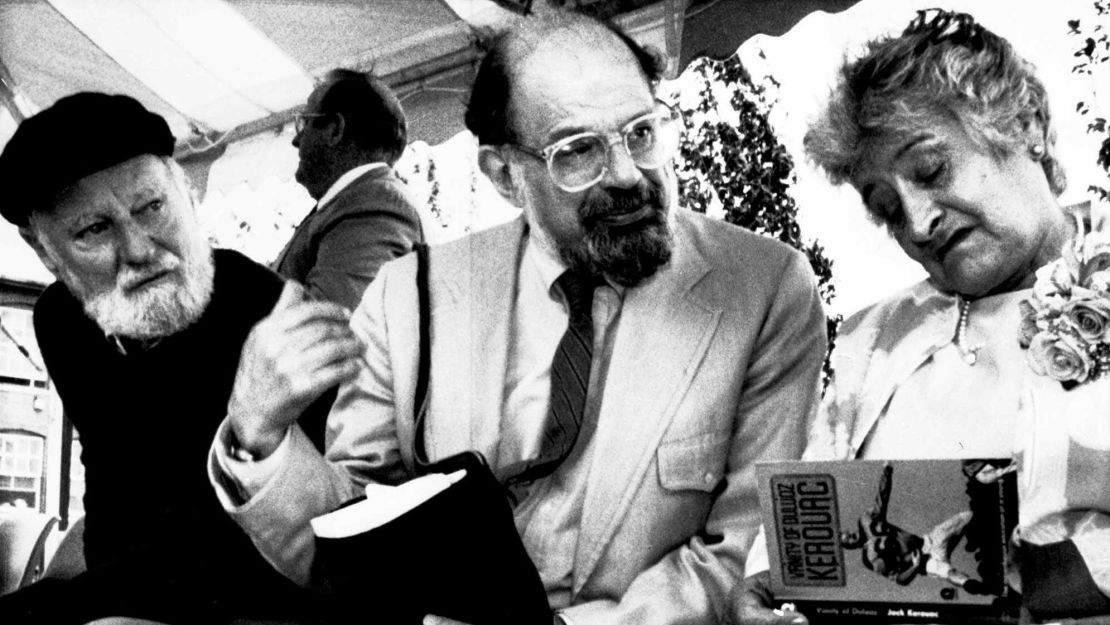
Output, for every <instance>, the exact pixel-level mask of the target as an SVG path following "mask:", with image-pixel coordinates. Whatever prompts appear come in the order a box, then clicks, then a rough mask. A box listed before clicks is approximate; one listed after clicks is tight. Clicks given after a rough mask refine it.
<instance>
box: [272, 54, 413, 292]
mask: <svg viewBox="0 0 1110 625" xmlns="http://www.w3.org/2000/svg"><path fill="white" fill-rule="evenodd" d="M296 129H297V134H296V135H294V137H293V146H294V147H296V148H297V151H298V154H299V155H300V162H299V164H298V166H297V174H296V177H297V182H299V183H301V185H303V186H304V188H305V189H307V190H308V194H309V195H311V196H312V198H313V199H314V200H316V206H315V208H313V210H312V212H311V213H309V215H308V216H307V217H305V219H304V221H302V222H301V224H300V225H299V226H297V229H296V231H295V232H294V233H293V237H292V238H291V239H290V240H289V243H288V244H287V245H286V247H285V249H284V251H282V253H281V254H280V255H279V256H278V259H277V261H276V262H275V263H274V269H276V270H277V272H278V273H280V274H281V275H283V276H285V277H286V278H290V279H292V280H296V281H297V282H300V283H301V284H303V285H305V286H306V287H308V292H309V293H310V294H311V295H312V296H315V297H318V298H323V299H326V300H329V301H333V302H337V303H339V304H341V305H343V306H345V307H347V308H348V309H350V310H353V309H354V308H355V306H357V305H358V302H359V300H360V299H361V298H362V293H363V291H365V290H366V285H368V284H370V281H371V280H373V279H374V276H375V275H377V273H378V269H379V268H380V267H381V266H382V263H384V262H386V261H387V260H390V259H392V258H396V257H398V256H401V255H402V254H405V253H407V252H408V251H409V250H410V249H412V245H413V243H415V242H417V241H422V240H423V239H424V235H423V231H422V230H421V227H420V217H419V215H418V214H417V212H416V203H415V201H414V200H413V198H412V197H411V195H410V193H409V191H408V189H407V188H406V187H405V184H404V183H403V182H401V180H400V179H399V178H398V177H397V175H396V174H394V173H393V165H394V164H395V163H396V162H397V159H398V158H400V157H401V154H402V153H403V152H404V150H405V145H406V139H407V133H406V123H405V114H404V112H403V111H402V110H401V104H400V103H399V102H398V101H397V98H396V97H395V96H394V95H393V93H391V92H390V91H389V88H388V87H386V86H385V85H384V84H382V83H381V81H379V80H378V79H376V78H374V77H372V76H370V75H368V74H363V73H360V72H355V71H351V70H346V69H335V70H332V71H331V72H329V73H328V74H327V76H326V77H325V78H324V81H323V82H322V83H321V84H320V85H319V86H317V87H316V89H314V90H313V91H312V94H311V95H310V96H309V97H308V103H307V104H306V105H305V108H304V111H303V112H302V113H300V114H299V115H298V116H297V121H296Z"/></svg>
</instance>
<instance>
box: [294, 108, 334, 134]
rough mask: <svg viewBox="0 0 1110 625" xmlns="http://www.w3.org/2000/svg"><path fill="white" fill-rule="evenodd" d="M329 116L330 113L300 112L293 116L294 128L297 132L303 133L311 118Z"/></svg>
mask: <svg viewBox="0 0 1110 625" xmlns="http://www.w3.org/2000/svg"><path fill="white" fill-rule="evenodd" d="M327 116H328V113H298V114H297V116H296V117H295V118H293V130H294V131H296V133H297V134H301V133H302V132H304V127H305V126H307V125H308V120H309V119H312V118H315V117H327Z"/></svg>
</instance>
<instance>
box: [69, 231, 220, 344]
mask: <svg viewBox="0 0 1110 625" xmlns="http://www.w3.org/2000/svg"><path fill="white" fill-rule="evenodd" d="M198 238H199V240H198V241H197V245H195V246H194V247H193V249H190V250H187V251H186V253H185V254H184V257H183V258H182V259H181V263H180V266H179V267H178V273H177V279H174V280H162V281H160V282H158V283H156V284H153V285H151V286H148V287H145V288H142V289H140V290H139V291H138V292H137V293H131V294H128V293H125V292H124V291H123V289H122V288H121V287H120V285H123V284H128V283H130V282H133V280H134V277H138V276H144V275H145V276H149V275H151V274H152V273H153V272H152V271H151V270H149V269H144V270H139V271H136V270H133V269H130V268H128V267H124V269H123V270H121V271H120V273H119V275H118V276H117V280H116V285H115V286H114V287H113V288H112V289H111V290H108V291H105V292H101V293H94V294H89V293H88V292H87V289H84V288H83V285H82V284H80V281H79V280H78V279H77V277H76V276H75V275H73V274H71V273H69V272H65V271H63V275H62V279H63V282H65V284H66V286H68V287H69V289H70V291H72V292H73V293H74V295H76V296H77V297H78V299H80V300H81V303H82V305H83V306H84V309H85V314H86V315H88V316H89V318H91V319H92V320H93V321H95V322H96V324H97V325H98V326H100V329H101V330H103V331H104V333H105V334H106V335H109V336H119V337H125V338H132V339H142V340H149V339H154V338H161V337H166V336H170V335H171V334H176V333H178V332H180V331H182V330H184V329H185V328H187V327H188V326H190V325H192V324H193V323H194V322H196V321H197V320H198V319H200V317H201V315H202V314H204V310H205V309H206V308H207V307H208V303H209V302H210V301H211V299H212V289H213V281H214V276H215V266H214V264H213V260H212V249H211V248H210V247H209V246H208V243H207V241H205V240H204V238H203V237H198ZM165 268H167V267H166V263H163V264H162V267H160V269H165Z"/></svg>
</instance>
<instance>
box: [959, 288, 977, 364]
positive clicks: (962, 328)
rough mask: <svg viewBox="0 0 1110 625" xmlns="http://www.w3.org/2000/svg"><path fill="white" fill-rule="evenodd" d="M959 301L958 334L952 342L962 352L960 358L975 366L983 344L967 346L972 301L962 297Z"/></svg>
mask: <svg viewBox="0 0 1110 625" xmlns="http://www.w3.org/2000/svg"><path fill="white" fill-rule="evenodd" d="M957 301H958V302H959V306H960V320H959V322H958V323H956V336H954V337H952V342H953V343H955V344H956V350H957V351H959V352H960V358H962V359H963V361H964V362H966V363H967V365H968V366H969V367H974V366H975V363H976V362H978V361H979V350H980V349H982V348H983V345H982V344H979V345H976V346H974V347H968V346H967V318H968V317H969V316H970V313H971V302H969V301H967V300H966V299H964V298H962V297H958V298H957Z"/></svg>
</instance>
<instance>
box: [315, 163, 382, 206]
mask: <svg viewBox="0 0 1110 625" xmlns="http://www.w3.org/2000/svg"><path fill="white" fill-rule="evenodd" d="M382 167H385V168H388V167H389V165H387V164H385V163H381V162H378V163H366V164H365V165H359V166H358V167H355V168H354V169H351V170H348V171H347V173H345V174H343V175H342V176H340V177H339V179H338V180H336V181H335V182H334V183H332V185H331V186H330V187H328V190H327V191H326V192H325V193H324V195H323V196H322V197H321V198H320V201H319V202H316V206H323V205H325V204H327V203H328V202H330V201H332V200H333V199H335V196H337V195H339V192H340V191H342V190H343V189H346V188H347V186H349V185H350V184H351V183H352V182H354V181H355V180H356V179H357V178H359V177H360V176H362V174H365V173H366V172H368V171H371V170H373V169H380V168H382Z"/></svg>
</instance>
